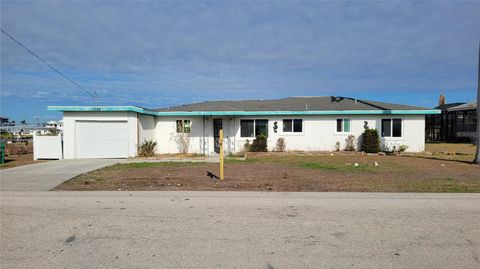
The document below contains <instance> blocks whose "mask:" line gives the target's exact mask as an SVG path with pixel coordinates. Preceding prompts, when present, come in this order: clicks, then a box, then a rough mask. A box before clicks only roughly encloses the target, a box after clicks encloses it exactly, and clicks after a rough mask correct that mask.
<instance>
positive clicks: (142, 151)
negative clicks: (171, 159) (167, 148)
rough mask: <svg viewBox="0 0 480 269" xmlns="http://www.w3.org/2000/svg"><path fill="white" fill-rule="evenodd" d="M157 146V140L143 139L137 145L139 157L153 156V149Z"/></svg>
mask: <svg viewBox="0 0 480 269" xmlns="http://www.w3.org/2000/svg"><path fill="white" fill-rule="evenodd" d="M156 148H157V142H156V141H153V140H145V141H143V143H142V145H140V146H139V147H138V156H139V157H153V156H155V149H156Z"/></svg>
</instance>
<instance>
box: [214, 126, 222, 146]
mask: <svg viewBox="0 0 480 269" xmlns="http://www.w3.org/2000/svg"><path fill="white" fill-rule="evenodd" d="M220 129H222V119H214V120H213V141H214V148H215V152H216V153H220Z"/></svg>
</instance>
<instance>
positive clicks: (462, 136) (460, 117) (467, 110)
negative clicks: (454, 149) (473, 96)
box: [425, 102, 477, 142]
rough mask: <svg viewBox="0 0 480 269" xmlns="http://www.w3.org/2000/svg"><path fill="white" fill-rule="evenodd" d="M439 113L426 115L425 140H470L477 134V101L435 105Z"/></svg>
mask: <svg viewBox="0 0 480 269" xmlns="http://www.w3.org/2000/svg"><path fill="white" fill-rule="evenodd" d="M435 109H439V110H440V111H441V114H438V115H427V116H426V129H425V130H426V139H427V142H472V141H474V140H475V137H476V134H477V125H476V122H477V103H476V102H470V103H450V104H442V105H439V106H437V107H436V108H435Z"/></svg>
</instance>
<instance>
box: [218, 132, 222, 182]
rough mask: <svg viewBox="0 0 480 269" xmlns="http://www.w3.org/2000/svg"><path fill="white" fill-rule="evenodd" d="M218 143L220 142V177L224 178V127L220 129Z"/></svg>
mask: <svg viewBox="0 0 480 269" xmlns="http://www.w3.org/2000/svg"><path fill="white" fill-rule="evenodd" d="M218 143H219V144H220V179H221V180H223V129H220V138H219V139H218Z"/></svg>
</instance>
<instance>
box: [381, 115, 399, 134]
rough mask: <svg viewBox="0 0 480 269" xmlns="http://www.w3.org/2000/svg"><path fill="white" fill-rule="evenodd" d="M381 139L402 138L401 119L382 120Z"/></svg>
mask: <svg viewBox="0 0 480 269" xmlns="http://www.w3.org/2000/svg"><path fill="white" fill-rule="evenodd" d="M382 137H402V119H382Z"/></svg>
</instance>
